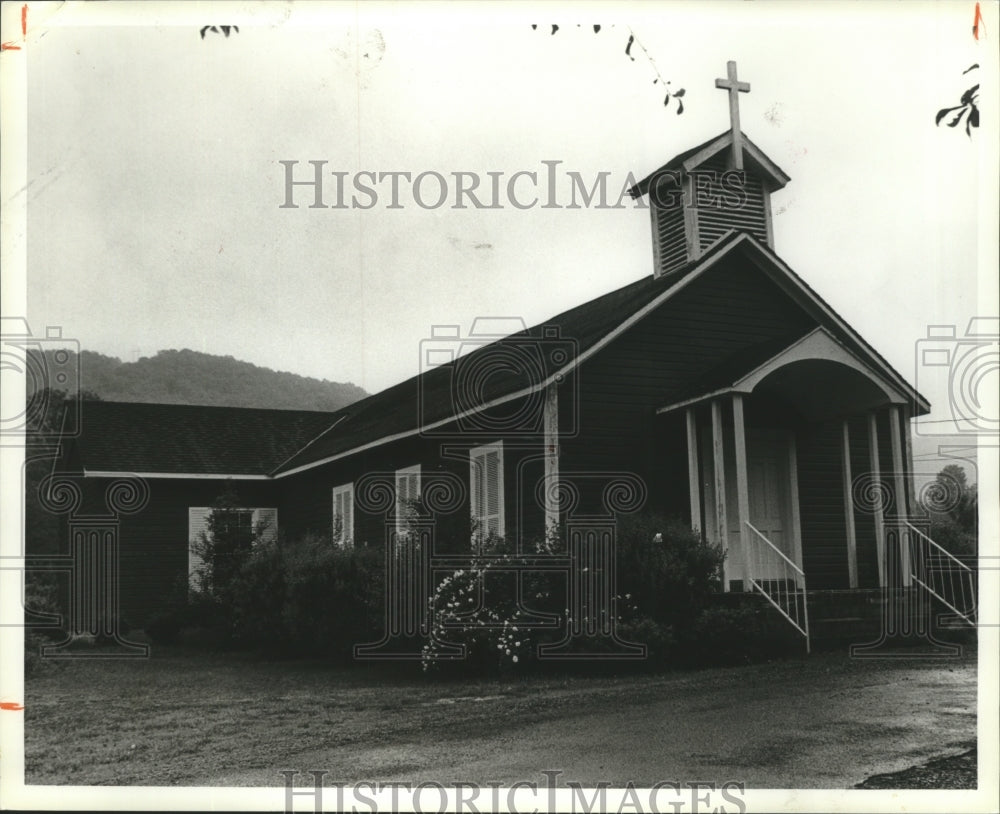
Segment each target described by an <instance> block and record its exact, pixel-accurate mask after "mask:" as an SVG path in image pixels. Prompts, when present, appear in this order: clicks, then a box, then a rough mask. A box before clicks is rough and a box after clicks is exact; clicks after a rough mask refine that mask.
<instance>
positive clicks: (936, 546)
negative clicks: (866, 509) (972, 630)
mask: <svg viewBox="0 0 1000 814" xmlns="http://www.w3.org/2000/svg"><path fill="white" fill-rule="evenodd" d="M903 524H904V525H905V526H907V527H908V528H909V529H910V531H911V532H913V533H914V534H916V535H917V536H919V537H920V538H921V539H922V540H923V541H924V542H925V543H926V544H927V548H928V553H929V554H932V555H935V556H938V557H940V556H941V555H942V554H943V555H944V557H946V558H947V560H951V562H953V563H954V564H955V565H957V566H958V568H959V569H961V570H955V568H954V566H951V568H952V570H951V571H948V570H947V568H946V567H945V564H942V565H941V566H938V567H937V570H938V571H939V573H948V574H953V575H955V577H957V578H958V589H959V590H958V591H956V590H955V583H954V578H953V577H949V578H948V581H947V587H949V588H950V589H951V591H950V592H949V591H947V590H946V585H945V583H944V581H942V582H941V584H940V585H938V584H937V583H936V582H935V580H933V579H929V580H928V581H927V582H925V581H924V580H923V579H921V577H922V576H924V573H923V571H922V570H920V567H919V566H918V565H917V563H918V562H919V563H921V564H922V565H926V560H925V556H926V555H924V554H923V553H922V551H921V550H920V549H919V547H918V548H917V551H918V552H920V556H918V557H913V558H911V560H910V578H911V579H912V580H913V581H914V582H915V583H916V584H917V585H919V586H920V587H921V588H923V589H924V590H925V591H927V593H929V594H930V595H931V596H933V597H934V598H935V599H937V600H938V601H939V602H941V603H942V604H943V605H944V606H945V607H946V608H948V609H949V610H951V611H953V612H954V613H955V614H956V615H957V616H958V617H959V618H961V619H962V620H964V621H965V622H966V624H969V625H972V626H973V627H975V626H976V621H975V618H976V610H975V607H976V606H975V602H976V584H975V578H976V576H975V571H973V569H972V568H970V567H969V566H968V565H966V564H965V563H964V562H962V561H961V560H960V559H958V557H956V556H955V555H954V554H952V553H951V552H950V551H948V550H947V549H946V548H944V547H943V546H942V545H941V544H940V543H936V542H935V541H934V540H932V539H931V538H930V537H928V536H927V535H926V534H924V533H923V532H922V531H921V530H920V529H918V528H917V527H916V526H914V525H913V524H912V523H910V522H909V521H905V520H904V521H903ZM947 560H944V563H947ZM966 579H968V582H969V585H968V587H969V594H970V595H971V597H972V603H973V605H972V609H971V610H970V609H969V608H967V607H965V606H966V604H967V602H968V597H967V596H966V593H965V588H966V585H965V580H966ZM938 589H940V590H938ZM959 592H960V593H961V598H962V608H959V607H958V604H959V601H958V596H957V594H958V593H959ZM945 594H948V595H947V596H946V595H945Z"/></svg>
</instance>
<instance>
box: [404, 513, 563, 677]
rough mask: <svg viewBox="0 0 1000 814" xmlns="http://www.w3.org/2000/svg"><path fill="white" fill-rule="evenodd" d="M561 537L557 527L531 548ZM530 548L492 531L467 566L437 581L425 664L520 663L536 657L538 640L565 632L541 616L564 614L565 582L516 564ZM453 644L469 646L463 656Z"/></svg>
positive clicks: (552, 544)
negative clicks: (516, 545)
mask: <svg viewBox="0 0 1000 814" xmlns="http://www.w3.org/2000/svg"><path fill="white" fill-rule="evenodd" d="M559 545H560V543H559V539H558V532H555V531H554V532H553V533H552V534H550V535H548V536H547V537H546V539H544V540H541V541H537V542H535V543H533V544H530V545H529V551H528V553H542V552H544V553H554V552H555V551H556V550H558V548H559ZM525 553H526V552H520V553H518V552H515V551H514V550H513V546H511V545H510V544H509V543H507V542H506V541H505V540H504V539H503V538H500V537H497V536H492V535H491V536H489V537H487V538H486V539H484V540H482V541H481V543H480V544H479V548H478V550H477V552H476V553H475V555H474V557H473V559H472V562H471V564H470V566H469V567H468V568H461V569H458V570H456V571H454V572H452V573H451V574H449V575H448V576H446V577H445V578H444V579H442V580H441V581H440V582H439V583H438V584H437V586H436V587H435V590H434V592H433V594H432V596H431V598H430V600H429V603H430V613H431V621H432V631H431V637H430V641H429V642H428V643H427V644H426V645H425V646H424V648H423V651H422V666H423V668H424V670H425V671H427V670H431V669H434V670H442V669H449V668H450V670H451V671H453V672H454V671H457V672H472V673H477V674H485V675H499V674H504V673H509V672H512V671H515V670H516V671H523V670H525V669H527V668H528V667H529V666H530V665H532V664H533V663H534V662H535V660H536V652H537V646H538V644H540V643H544V642H548V641H553V640H555V639H558V638H561V636H562V632H563V630H564V628H563V627H562V626H561V625H560V627H549V628H543V627H540V626H539V624H538V623H539V622H541V621H542V619H543V618H544V617H542V616H541V615H540V614H548V615H549V619H555V620H558V621H559V622H560V623H564V622H565V615H564V611H563V608H564V605H565V588H564V586H560V585H557V582H558V580H557V579H556V578H555V577H554V576H553V575H552V574H550V573H546V572H539V571H533V570H528V569H524V568H522V569H521V570H519V571H511V570H510V569H511V567H512V566H518V565H521V566H524V565H525V564H526V560H525V559H524V554H525ZM455 645H459V646H463V647H464V648H465V658H464V659H461V660H459V659H456V658H455V657H454V656H449V654H451V653H453V651H454V648H455ZM446 659H448V660H446Z"/></svg>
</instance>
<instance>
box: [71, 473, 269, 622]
mask: <svg viewBox="0 0 1000 814" xmlns="http://www.w3.org/2000/svg"><path fill="white" fill-rule="evenodd" d="M110 482H111V481H110V480H108V479H104V478H86V479H84V480H82V481H81V483H82V488H83V494H84V503H83V505H82V506H81V509H80V511H79V516H83V515H92V516H101V515H107V514H108V510H107V506H106V505H105V503H104V490H105V488H106V486H107V484H108V483H110ZM147 483H148V485H149V502H148V503H147V504H146V507H145V508H143V509H141V510H140V511H138V512H136V513H135V514H130V515H121V516H120V520H119V532H118V541H119V543H118V544H119V554H118V563H119V609H120V615H121V618H122V619H123V620H124V621H125V622H126V624H127V625H129V626H131V627H143V626H145V625H147V624H148V623H149V622H150V621H151V620H152V619H154V618H155V617H156V616H158V615H160V614H162V613H164V612H166V611H167V610H168V609H169V608H170V606H171V603H172V602H175V601H177V599H178V598H179V597H180V598H182V597H184V596H185V595H186V593H187V584H188V509H189V508H190V507H191V506H210V505H212V504H213V503H214V502H215V501H216V500H217V499H218V498H219V497H220V496H221V495H222V494H223V492H224V491H225V490H226V489H227V487H228V486H230V485H231V486H232V487H233V488H234V489H235V490H236V493H237V495H238V497H239V501H240V503H241V504H242V505H245V506H248V507H260V506H266V507H273V506H275V494H274V489H273V484H269V483H266V482H259V483H257V482H246V481H240V482H233V481H228V482H227V481H224V480H198V481H182V480H168V479H151V480H148V481H147ZM282 520H283V518H282V514H281V512H280V511H279V512H278V526H279V528H280V527H281V524H282ZM60 525H61V528H62V535H63V539H64V540H68V536H66V531H68V528H69V520H68V518H66V517H65V516H63V517H61V518H60ZM64 550H65V552H66V553H68V548H66V549H64ZM61 582H62V584H63V587H62V590H61V593H62V595H63V597H64V598H65V592H66V590H67V588H66V586H67V585H68V580H66V579H65V578H63V579H61Z"/></svg>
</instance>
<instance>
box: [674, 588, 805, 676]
mask: <svg viewBox="0 0 1000 814" xmlns="http://www.w3.org/2000/svg"><path fill="white" fill-rule="evenodd" d="M792 638H793V637H792V635H791V634H790V633H789V631H788V630H786V629H785V628H784V627H780V628H779V627H777V626H776V625H775V623H774V621H773V619H771V618H769V615H768V610H767V608H765V607H764V606H762V605H759V604H756V603H753V602H750V601H748V602H747V603H741V604H739V605H736V606H735V607H724V606H719V605H715V606H711V607H707V608H704V609H703V610H702V611H701V612H700V613H699V614H698V616H697V618H696V619H694V621H693V623H692V624H691V626H690V628H688V629H687V630H686V631H685V632H684V635H683V636H682V637H681V640H680V641H679V645H680V646H679V648H678V651H677V652H678V661H679V662H680V663H682V664H684V665H686V666H723V665H735V664H748V663H750V662H754V661H763V660H766V659H768V658H772V657H774V656H776V655H779V654H780V653H783V652H786V651H787V650H788V648H789V645H790V644H791V640H792Z"/></svg>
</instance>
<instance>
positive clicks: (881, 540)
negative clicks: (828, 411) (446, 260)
mask: <svg viewBox="0 0 1000 814" xmlns="http://www.w3.org/2000/svg"><path fill="white" fill-rule="evenodd" d="M868 462H869V469H870V470H871V475H872V486H871V488H872V494H873V495H875V499H874V501H873V502H872V506H873V509H874V512H873V514H874V517H875V550H876V552H877V554H876V557H877V559H878V584H879V585H882V586H884V585H885V518H884V516H883V514H882V479H881V476H880V475H879V465H878V427H877V425H876V423H875V412H874V411H872V412H870V413H868Z"/></svg>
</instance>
